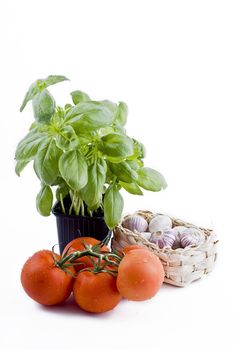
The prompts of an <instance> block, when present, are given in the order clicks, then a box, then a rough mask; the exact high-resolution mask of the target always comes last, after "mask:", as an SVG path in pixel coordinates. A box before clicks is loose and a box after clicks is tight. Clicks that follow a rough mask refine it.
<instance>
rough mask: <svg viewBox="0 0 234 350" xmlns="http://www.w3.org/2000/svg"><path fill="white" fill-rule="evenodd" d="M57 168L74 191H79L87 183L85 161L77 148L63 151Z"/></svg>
mask: <svg viewBox="0 0 234 350" xmlns="http://www.w3.org/2000/svg"><path fill="white" fill-rule="evenodd" d="M59 170H60V173H61V175H62V177H63V178H64V180H65V181H66V182H67V184H68V185H69V186H70V187H71V188H72V189H73V190H75V191H80V190H81V189H82V188H83V187H84V186H85V185H86V183H87V179H88V172H87V163H86V161H85V158H84V156H83V155H82V154H81V153H80V152H79V151H78V150H72V151H68V152H66V153H63V155H62V156H61V157H60V159H59Z"/></svg>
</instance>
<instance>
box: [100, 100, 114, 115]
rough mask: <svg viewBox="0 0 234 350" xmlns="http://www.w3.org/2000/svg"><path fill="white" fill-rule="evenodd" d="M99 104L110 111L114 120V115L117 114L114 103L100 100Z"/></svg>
mask: <svg viewBox="0 0 234 350" xmlns="http://www.w3.org/2000/svg"><path fill="white" fill-rule="evenodd" d="M100 103H101V104H102V105H103V106H106V107H107V108H108V109H109V110H111V111H112V113H113V115H114V116H115V118H116V115H117V112H118V106H117V104H116V103H114V102H111V101H109V100H102V101H100Z"/></svg>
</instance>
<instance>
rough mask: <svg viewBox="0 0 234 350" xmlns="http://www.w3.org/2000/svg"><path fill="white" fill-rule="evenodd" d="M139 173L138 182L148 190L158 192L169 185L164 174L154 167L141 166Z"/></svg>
mask: <svg viewBox="0 0 234 350" xmlns="http://www.w3.org/2000/svg"><path fill="white" fill-rule="evenodd" d="M137 173H138V179H137V181H136V182H137V184H138V185H139V186H141V187H142V188H144V189H146V190H149V191H154V192H157V191H161V190H162V189H164V188H166V187H167V183H166V180H165V179H164V177H163V175H162V174H160V173H159V172H158V171H156V170H154V169H151V168H140V169H139V170H138V171H137Z"/></svg>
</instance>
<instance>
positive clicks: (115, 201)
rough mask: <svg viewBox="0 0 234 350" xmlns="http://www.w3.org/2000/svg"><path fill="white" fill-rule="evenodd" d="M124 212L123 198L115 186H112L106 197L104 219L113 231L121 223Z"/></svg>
mask: <svg viewBox="0 0 234 350" xmlns="http://www.w3.org/2000/svg"><path fill="white" fill-rule="evenodd" d="M122 211H123V198H122V196H121V194H120V193H119V191H118V189H117V187H116V186H115V185H110V186H109V188H108V189H107V191H106V193H105V196H104V219H105V222H106V224H107V226H108V227H109V229H113V228H114V227H115V226H116V225H118V224H119V223H120V221H121V216H122Z"/></svg>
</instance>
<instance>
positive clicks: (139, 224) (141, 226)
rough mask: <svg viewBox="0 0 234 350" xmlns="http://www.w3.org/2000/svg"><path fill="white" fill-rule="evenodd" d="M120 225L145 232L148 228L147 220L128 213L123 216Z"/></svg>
mask: <svg viewBox="0 0 234 350" xmlns="http://www.w3.org/2000/svg"><path fill="white" fill-rule="evenodd" d="M122 226H123V227H124V228H127V229H128V230H131V231H133V232H134V231H137V232H145V231H147V229H148V222H147V221H146V220H145V219H144V218H143V217H142V216H140V215H129V216H127V217H125V218H124V220H123V222H122Z"/></svg>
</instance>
